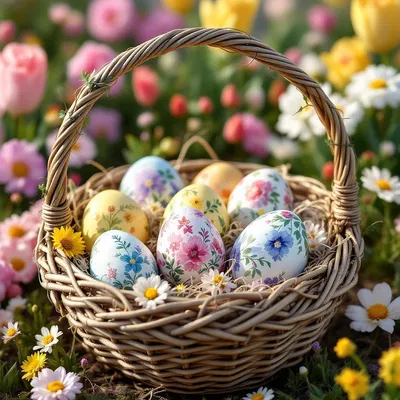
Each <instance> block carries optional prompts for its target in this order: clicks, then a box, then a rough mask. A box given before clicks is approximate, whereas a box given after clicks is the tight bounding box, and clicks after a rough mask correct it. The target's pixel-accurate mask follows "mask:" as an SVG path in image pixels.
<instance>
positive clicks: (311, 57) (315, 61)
mask: <svg viewBox="0 0 400 400" xmlns="http://www.w3.org/2000/svg"><path fill="white" fill-rule="evenodd" d="M299 67H300V68H301V69H302V70H304V71H305V72H307V74H308V75H310V76H311V77H312V78H314V79H316V80H320V79H322V78H323V77H324V76H325V74H326V67H325V64H324V63H323V62H322V60H321V58H320V57H319V56H318V54H315V53H308V54H305V55H303V57H301V60H300V63H299Z"/></svg>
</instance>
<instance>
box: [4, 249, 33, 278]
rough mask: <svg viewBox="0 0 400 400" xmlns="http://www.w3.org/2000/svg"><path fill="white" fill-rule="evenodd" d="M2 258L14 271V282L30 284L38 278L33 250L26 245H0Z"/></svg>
mask: <svg viewBox="0 0 400 400" xmlns="http://www.w3.org/2000/svg"><path fill="white" fill-rule="evenodd" d="M0 258H2V259H3V260H5V261H6V262H7V263H9V264H10V265H11V267H12V269H13V270H14V273H15V275H14V278H13V280H14V282H22V283H29V282H30V281H32V279H33V278H34V277H35V276H36V273H37V269H36V265H35V263H34V262H33V251H32V248H31V247H30V246H28V245H26V244H25V243H11V244H8V245H7V244H6V243H0Z"/></svg>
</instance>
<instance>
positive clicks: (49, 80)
mask: <svg viewBox="0 0 400 400" xmlns="http://www.w3.org/2000/svg"><path fill="white" fill-rule="evenodd" d="M399 21H400V0H381V1H378V0H352V1H350V0H349V1H347V0H324V1H317V0H315V1H312V0H307V1H305V0H297V1H296V0H264V1H262V0H214V1H212V0H200V1H195V0H162V1H149V0H90V1H82V0H71V1H68V2H64V3H59V2H56V1H50V0H2V1H1V2H0V48H1V53H0V114H1V119H0V221H1V222H0V305H1V307H0V326H3V327H4V329H3V336H2V338H3V343H2V344H0V356H1V361H0V393H1V394H5V395H6V398H17V397H18V396H20V397H18V398H27V397H29V396H32V398H36V399H39V398H40V399H47V398H51V397H46V396H48V394H43V393H45V392H46V390H47V389H46V390H45V389H43V388H45V387H47V386H49V385H50V384H49V382H53V383H54V382H58V386H57V385H55V386H54V385H53V386H54V387H52V388H53V389H54V391H52V393H56V394H57V393H58V394H57V395H59V396H61V395H63V396H66V397H64V398H68V399H73V398H75V396H76V395H78V396H81V398H88V399H89V398H90V399H103V398H120V399H122V398H134V397H133V396H137V398H151V396H153V398H159V399H164V398H175V397H173V396H170V395H168V394H165V393H159V394H157V391H156V392H148V391H146V390H144V391H140V390H138V388H135V392H134V393H135V394H132V393H133V392H130V391H129V390H130V389H127V386H126V381H124V380H123V379H120V378H119V377H116V376H114V375H112V374H111V373H109V372H104V371H103V370H102V369H101V368H100V367H99V366H98V365H97V364H95V363H94V361H93V360H91V359H90V357H89V358H87V357H88V356H87V355H86V354H85V353H84V352H83V350H82V349H81V348H80V346H79V344H77V343H75V338H74V337H73V335H72V334H71V332H69V331H68V327H67V326H66V324H65V321H58V320H57V318H58V317H57V315H56V313H55V311H54V310H53V309H52V306H51V305H50V303H49V302H48V300H47V297H46V293H45V291H44V290H41V289H40V285H39V282H38V279H37V271H36V266H35V264H34V262H33V259H32V258H33V257H32V253H33V249H34V247H35V245H36V235H37V230H38V228H39V225H40V208H41V200H40V199H41V197H42V196H43V194H44V190H45V189H44V187H45V182H46V163H47V158H48V156H49V153H50V150H51V147H52V145H53V143H54V141H55V138H56V135H57V130H58V127H59V126H60V125H61V122H62V118H63V117H64V116H65V113H66V112H67V110H68V108H69V106H70V105H71V103H72V101H73V99H74V94H75V93H76V90H77V89H78V88H79V87H80V86H81V85H82V84H84V83H85V82H87V81H88V80H89V79H90V74H91V73H92V72H93V71H94V70H98V69H99V68H100V67H101V66H102V65H103V64H105V63H106V62H108V61H110V60H111V59H113V58H114V57H115V56H116V55H117V54H118V53H119V52H121V51H124V50H125V49H127V48H129V47H132V46H135V45H136V44H139V43H141V42H143V41H146V40H149V39H151V38H152V37H155V36H157V35H159V34H162V33H164V32H167V31H169V30H172V29H176V28H184V27H195V26H206V27H230V28H234V29H238V30H241V31H244V32H247V33H250V34H253V35H254V36H256V37H258V38H260V39H261V40H262V41H263V42H265V43H267V44H268V45H270V46H271V47H273V48H274V49H276V50H278V51H279V52H281V53H284V54H285V55H286V56H287V57H288V58H289V59H290V60H291V61H293V62H294V63H296V64H298V65H299V66H300V67H301V68H302V69H304V70H305V71H306V72H307V73H308V74H309V75H310V76H311V77H313V78H314V79H316V80H317V81H318V82H320V83H321V85H322V87H323V89H324V91H325V92H326V93H327V94H328V96H329V97H330V99H331V100H332V101H333V103H334V104H335V105H336V107H337V108H338V109H339V110H340V112H341V113H342V115H343V118H344V123H345V126H346V128H347V131H348V133H349V135H350V136H351V142H352V146H353V148H354V151H355V153H356V155H357V164H358V172H357V173H358V179H359V183H360V207H361V212H362V214H361V215H362V219H361V226H362V232H363V236H364V240H365V250H364V258H363V265H362V268H361V271H360V288H362V287H363V288H362V289H360V288H357V289H356V290H354V292H353V293H351V294H349V296H348V299H347V302H348V304H352V305H348V304H346V305H345V306H344V307H343V310H342V313H341V315H339V316H338V318H337V320H336V322H334V323H335V324H336V325H335V326H336V327H337V329H335V332H334V333H333V334H329V335H328V337H327V339H326V340H325V342H324V343H322V344H319V343H315V345H314V347H313V353H312V355H310V356H309V357H308V358H307V359H306V360H305V366H302V367H301V368H300V371H299V368H298V367H297V368H293V369H292V370H290V371H289V372H288V374H286V373H284V374H281V375H285V376H281V377H279V375H278V377H277V378H276V380H274V381H272V382H271V384H270V385H269V386H268V387H269V388H273V390H274V391H273V392H271V390H270V389H266V388H260V389H259V390H258V389H257V388H255V392H254V393H249V394H248V395H246V394H243V396H240V395H232V396H230V398H232V399H239V398H240V399H241V398H244V399H251V400H262V399H264V400H265V399H272V398H274V396H275V398H281V399H292V398H293V399H308V398H310V399H313V400H317V399H321V400H322V399H327V400H329V399H346V398H349V399H354V400H356V399H361V398H364V397H365V398H368V399H378V398H383V399H393V400H394V399H399V398H400V391H399V389H400V348H399V347H398V346H397V345H400V343H399V342H396V340H397V339H398V336H397V334H396V325H395V321H396V320H397V319H399V318H400V299H399V298H398V297H397V295H398V292H399V289H400V180H399V176H400V163H399V153H400V108H399V105H400V71H399V69H400V46H399V44H400V24H399ZM195 135H198V136H202V137H204V138H205V139H206V140H207V141H208V142H209V143H210V145H211V146H212V147H213V148H214V150H215V151H216V152H217V154H218V155H219V157H220V158H221V159H225V160H235V161H248V162H258V163H262V164H266V165H271V166H277V165H281V164H288V165H290V168H291V169H290V171H291V173H292V174H300V175H306V176H311V177H314V178H316V179H317V180H320V181H322V182H323V183H324V184H326V185H327V186H329V185H330V184H331V183H332V180H333V172H334V166H333V163H332V156H331V151H330V147H331V146H333V145H335V144H334V143H330V142H329V141H327V138H326V132H325V129H324V127H323V126H322V124H321V122H320V121H319V119H318V117H317V115H316V113H315V112H314V110H313V108H312V106H311V105H310V104H309V103H308V102H307V99H305V98H303V96H302V95H301V94H300V92H298V91H297V90H296V89H295V88H294V87H293V86H291V85H288V83H287V82H286V81H284V80H283V79H282V78H281V77H280V76H279V75H278V74H276V73H274V72H272V71H270V70H269V69H267V68H266V67H264V66H263V65H261V64H260V63H258V62H257V61H255V60H253V59H249V58H244V57H242V56H239V55H234V54H230V53H227V52H223V51H220V50H215V49H208V48H193V49H189V50H185V51H179V52H175V53H169V54H167V55H165V56H163V57H161V58H159V59H157V60H153V61H152V62H149V63H147V64H146V65H144V66H141V67H139V68H137V69H136V70H135V71H133V73H132V74H129V75H126V76H125V77H123V78H120V79H119V81H118V82H117V83H116V84H115V85H113V86H112V88H111V89H110V91H109V93H108V95H107V96H104V97H103V98H102V99H101V100H100V101H99V102H98V103H97V104H96V106H95V107H94V108H93V109H92V111H91V112H90V114H89V119H88V120H87V123H86V124H85V126H84V129H83V132H82V135H81V137H80V139H79V141H78V143H77V144H76V145H75V146H74V148H73V151H72V156H71V159H70V172H69V177H70V179H71V185H76V186H79V185H81V184H82V183H84V182H85V181H86V180H87V179H88V178H89V177H90V176H92V175H93V174H94V173H96V172H98V171H99V170H102V169H103V168H109V167H116V166H119V165H123V164H126V163H132V162H134V161H136V160H138V159H139V158H141V157H143V156H145V155H150V154H153V155H158V156H161V157H164V158H166V159H174V158H176V157H177V156H178V154H179V151H180V149H181V146H182V144H183V143H184V142H186V141H187V140H188V139H189V138H190V137H192V136H195ZM189 157H190V158H205V157H208V155H207V153H206V152H205V151H204V149H203V148H202V147H201V146H200V145H194V146H193V147H192V148H191V149H190V151H189ZM382 282H385V283H382ZM367 288H370V289H373V291H372V292H371V291H370V290H369V289H367ZM358 290H359V291H358ZM356 295H358V299H357V298H356ZM392 300H393V301H392ZM359 304H361V306H360V305H359ZM350 323H351V325H350ZM332 332H333V330H332ZM35 335H36V337H35ZM341 336H344V337H345V338H342V339H340V338H341ZM347 336H348V337H350V339H351V340H350V339H349V338H347ZM45 338H47V339H45ZM337 339H340V340H339V341H338V343H337V344H336V346H335V349H334V350H333V346H334V345H335V343H336V341H337ZM43 342H46V344H45V345H43ZM41 343H42V344H41ZM355 343H357V346H356V344H355ZM16 349H17V350H18V351H16ZM53 350H54V351H53ZM383 351H384V353H383V354H382V352H383ZM39 371H41V372H39ZM46 385H47V386H46ZM60 385H61V386H60ZM61 387H62V388H61ZM116 388H118V390H117V389H116ZM31 390H32V392H31V393H30V391H31ZM49 390H50V389H48V390H47V392H48V391H49ZM47 392H46V393H47ZM79 392H82V393H83V394H82V393H81V394H79ZM60 393H61V394H60ZM7 396H8V397H7ZM40 396H42V397H40ZM43 396H44V397H43ZM124 396H125V397H124ZM146 396H147V397H146ZM0 398H1V396H0ZM53 398H56V397H53ZM59 398H60V399H61V398H63V397H59ZM177 398H179V397H177ZM208 398H212V396H208V397H207V399H208ZM215 398H221V396H217V397H215ZM227 398H228V397H227Z"/></svg>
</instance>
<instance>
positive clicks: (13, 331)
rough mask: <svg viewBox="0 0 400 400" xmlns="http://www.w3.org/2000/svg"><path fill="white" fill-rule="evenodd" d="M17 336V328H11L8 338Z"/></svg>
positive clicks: (8, 331)
mask: <svg viewBox="0 0 400 400" xmlns="http://www.w3.org/2000/svg"><path fill="white" fill-rule="evenodd" d="M16 334H17V330H16V329H15V328H10V329H8V330H7V332H6V336H8V337H12V336H15V335H16Z"/></svg>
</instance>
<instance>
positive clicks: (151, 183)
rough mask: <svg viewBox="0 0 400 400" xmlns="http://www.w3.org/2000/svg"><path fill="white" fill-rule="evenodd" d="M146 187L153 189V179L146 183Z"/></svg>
mask: <svg viewBox="0 0 400 400" xmlns="http://www.w3.org/2000/svg"><path fill="white" fill-rule="evenodd" d="M144 184H145V186H146V187H152V186H153V181H152V180H151V179H147V181H146V182H145V183H144Z"/></svg>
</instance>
